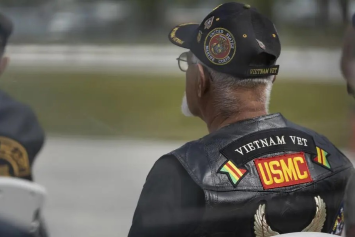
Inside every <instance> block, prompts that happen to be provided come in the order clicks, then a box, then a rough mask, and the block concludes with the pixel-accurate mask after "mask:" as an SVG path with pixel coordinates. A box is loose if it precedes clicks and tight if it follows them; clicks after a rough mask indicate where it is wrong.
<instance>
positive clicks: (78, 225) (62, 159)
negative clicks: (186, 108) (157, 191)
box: [34, 138, 182, 237]
mask: <svg viewBox="0 0 355 237" xmlns="http://www.w3.org/2000/svg"><path fill="white" fill-rule="evenodd" d="M181 145H182V143H178V142H177V143H172V142H169V143H166V142H152V141H144V142H143V141H135V140H132V141H129V140H124V141H123V140H86V139H67V138H48V140H47V143H46V144H45V147H44V149H43V151H42V153H41V154H40V156H39V157H38V158H37V160H36V163H35V168H34V174H35V179H36V181H37V182H38V183H39V184H41V185H43V186H45V187H46V189H47V192H48V200H47V202H46V204H45V216H46V220H47V222H48V226H49V229H50V232H51V236H52V237H62V236H67V237H98V236H100V237H113V236H117V237H124V236H127V234H128V231H129V228H130V224H131V221H132V217H133V212H134V209H135V207H136V204H137V201H138V198H139V195H140V192H141V190H142V187H143V184H144V181H145V178H146V176H147V174H148V172H149V170H150V169H151V167H152V166H153V164H154V162H155V161H156V160H157V159H158V158H159V157H160V156H162V155H163V154H165V153H168V152H170V151H171V150H173V149H176V148H178V147H179V146H181Z"/></svg>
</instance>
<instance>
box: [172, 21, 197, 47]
mask: <svg viewBox="0 0 355 237" xmlns="http://www.w3.org/2000/svg"><path fill="white" fill-rule="evenodd" d="M199 26H200V25H199V24H196V23H187V24H181V25H178V26H176V27H174V28H173V29H172V30H171V31H170V33H169V40H170V42H171V43H173V44H175V45H177V46H179V47H182V48H186V49H190V45H191V40H192V39H193V38H194V37H196V36H197V30H198V27H199Z"/></svg>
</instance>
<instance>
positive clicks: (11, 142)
mask: <svg viewBox="0 0 355 237" xmlns="http://www.w3.org/2000/svg"><path fill="white" fill-rule="evenodd" d="M12 31H13V24H12V22H11V20H10V19H9V18H7V17H6V16H5V15H3V14H1V13H0V74H2V73H3V72H4V71H5V69H6V67H7V65H8V63H9V58H8V57H7V56H5V48H6V45H7V42H8V39H9V37H10V36H11V34H12ZM43 143H44V131H43V130H42V128H41V126H40V124H39V122H38V120H37V117H36V115H35V113H34V112H33V111H32V109H31V108H30V107H29V106H27V105H25V104H23V103H20V102H18V101H16V100H15V99H13V98H11V97H10V96H9V95H8V94H6V93H5V92H4V91H2V90H0V177H1V176H3V177H15V178H20V179H24V180H29V181H33V176H32V166H33V163H34V160H35V158H36V156H37V154H38V153H39V151H40V150H41V148H42V146H43ZM0 201H1V199H0ZM0 233H1V230H0ZM0 236H7V235H1V234H0ZM9 236H11V235H9ZM37 236H41V237H43V236H48V235H47V231H46V230H45V226H44V223H42V224H41V226H40V228H39V230H38V233H37Z"/></svg>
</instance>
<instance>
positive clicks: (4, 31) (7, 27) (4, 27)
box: [0, 13, 14, 51]
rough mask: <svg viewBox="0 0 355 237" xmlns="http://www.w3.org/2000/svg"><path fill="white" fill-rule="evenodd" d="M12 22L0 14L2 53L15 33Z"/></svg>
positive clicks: (0, 47)
mask: <svg viewBox="0 0 355 237" xmlns="http://www.w3.org/2000/svg"><path fill="white" fill-rule="evenodd" d="M13 28H14V26H13V23H12V21H11V20H10V19H9V18H8V17H6V16H5V15H4V14H2V13H0V51H2V50H3V49H4V48H5V46H6V44H7V41H8V39H9V37H10V36H11V34H12V31H13Z"/></svg>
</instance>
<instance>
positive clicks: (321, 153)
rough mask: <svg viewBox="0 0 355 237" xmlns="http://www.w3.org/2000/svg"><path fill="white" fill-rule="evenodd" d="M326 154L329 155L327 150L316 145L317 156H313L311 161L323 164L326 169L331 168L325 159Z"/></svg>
mask: <svg viewBox="0 0 355 237" xmlns="http://www.w3.org/2000/svg"><path fill="white" fill-rule="evenodd" d="M328 155H329V154H328V152H326V151H325V150H323V149H321V148H319V147H317V157H316V158H314V159H313V161H314V162H316V163H317V164H319V165H321V166H324V167H325V168H327V169H331V167H330V164H329V162H328V159H327V156H328Z"/></svg>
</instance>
